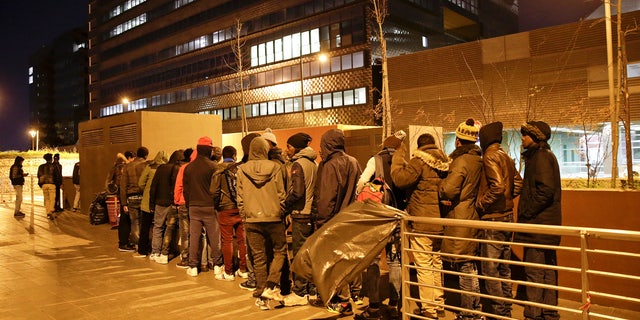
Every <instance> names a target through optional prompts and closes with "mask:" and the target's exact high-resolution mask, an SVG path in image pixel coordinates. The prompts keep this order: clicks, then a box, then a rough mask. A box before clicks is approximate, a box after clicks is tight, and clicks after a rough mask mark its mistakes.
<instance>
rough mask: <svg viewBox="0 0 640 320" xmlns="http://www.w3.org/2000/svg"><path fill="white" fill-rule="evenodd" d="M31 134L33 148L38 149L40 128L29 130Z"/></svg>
mask: <svg viewBox="0 0 640 320" xmlns="http://www.w3.org/2000/svg"><path fill="white" fill-rule="evenodd" d="M29 134H30V135H31V150H36V151H38V147H39V144H40V130H33V129H31V130H29ZM34 139H35V147H34Z"/></svg>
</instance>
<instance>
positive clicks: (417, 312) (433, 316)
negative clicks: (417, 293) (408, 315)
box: [413, 308, 444, 319]
mask: <svg viewBox="0 0 640 320" xmlns="http://www.w3.org/2000/svg"><path fill="white" fill-rule="evenodd" d="M443 311H444V310H443ZM413 314H415V315H417V316H421V317H425V318H427V319H438V314H437V313H436V314H428V313H427V311H426V310H422V309H420V308H418V309H415V310H413Z"/></svg>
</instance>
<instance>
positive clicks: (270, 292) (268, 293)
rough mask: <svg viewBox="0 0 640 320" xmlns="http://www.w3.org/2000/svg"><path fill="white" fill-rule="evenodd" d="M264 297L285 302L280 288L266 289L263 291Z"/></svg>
mask: <svg viewBox="0 0 640 320" xmlns="http://www.w3.org/2000/svg"><path fill="white" fill-rule="evenodd" d="M262 297H263V298H265V299H271V300H276V301H283V300H284V297H283V296H282V295H281V294H280V288H278V287H273V288H265V289H264V291H262Z"/></svg>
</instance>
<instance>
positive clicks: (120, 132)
mask: <svg viewBox="0 0 640 320" xmlns="http://www.w3.org/2000/svg"><path fill="white" fill-rule="evenodd" d="M137 138H138V126H137V125H136V124H135V123H131V124H125V125H122V126H117V127H111V128H109V142H110V143H111V144H118V143H129V142H136V141H137Z"/></svg>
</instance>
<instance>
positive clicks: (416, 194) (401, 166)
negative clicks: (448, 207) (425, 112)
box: [391, 144, 450, 234]
mask: <svg viewBox="0 0 640 320" xmlns="http://www.w3.org/2000/svg"><path fill="white" fill-rule="evenodd" d="M405 153H406V151H405V148H400V149H398V150H397V151H396V152H395V153H394V154H393V158H392V161H391V178H392V179H393V183H394V184H395V185H396V187H398V188H401V189H406V190H407V193H408V197H409V202H408V204H407V213H409V214H410V215H413V216H417V217H427V218H440V203H439V200H438V187H439V186H440V182H441V181H442V179H443V178H444V177H446V176H447V172H448V171H449V164H450V160H449V158H448V157H447V156H446V155H445V154H444V152H442V150H440V149H439V148H438V146H436V145H435V144H428V145H424V146H422V147H420V148H418V150H416V151H415V152H414V153H413V157H412V158H411V160H409V162H407V161H405V160H404V159H405ZM413 228H414V229H416V230H418V231H422V232H427V233H434V234H437V233H442V231H443V228H442V225H433V224H422V223H414V224H413Z"/></svg>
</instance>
